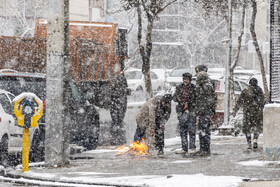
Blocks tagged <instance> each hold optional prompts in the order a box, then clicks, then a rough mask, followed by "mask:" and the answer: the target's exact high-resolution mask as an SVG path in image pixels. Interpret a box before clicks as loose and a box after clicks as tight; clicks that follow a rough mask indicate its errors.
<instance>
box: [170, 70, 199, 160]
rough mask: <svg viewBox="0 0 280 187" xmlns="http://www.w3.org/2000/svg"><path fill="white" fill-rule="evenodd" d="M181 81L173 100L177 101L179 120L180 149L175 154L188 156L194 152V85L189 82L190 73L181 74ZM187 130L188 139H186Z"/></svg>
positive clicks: (190, 78)
mask: <svg viewBox="0 0 280 187" xmlns="http://www.w3.org/2000/svg"><path fill="white" fill-rule="evenodd" d="M182 77H183V83H181V84H180V85H178V86H177V87H176V90H175V93H174V95H173V100H174V101H175V102H177V103H178V104H177V106H176V113H177V117H178V120H179V128H180V136H181V144H182V150H179V151H176V152H175V153H176V154H183V155H185V156H190V155H191V154H193V153H195V151H196V146H195V136H196V116H195V111H194V109H195V85H194V84H192V83H191V80H192V74H190V73H184V74H183V75H182ZM188 132H189V141H188Z"/></svg>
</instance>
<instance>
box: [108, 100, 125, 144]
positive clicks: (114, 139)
mask: <svg viewBox="0 0 280 187" xmlns="http://www.w3.org/2000/svg"><path fill="white" fill-rule="evenodd" d="M125 112H126V108H124V107H120V106H118V105H113V106H111V108H110V113H111V118H112V125H111V129H110V134H111V145H121V144H124V143H125V142H126V138H125V130H124V123H123V120H124V117H125Z"/></svg>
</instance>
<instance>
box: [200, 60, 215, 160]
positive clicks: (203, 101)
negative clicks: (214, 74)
mask: <svg viewBox="0 0 280 187" xmlns="http://www.w3.org/2000/svg"><path fill="white" fill-rule="evenodd" d="M195 71H196V75H197V79H196V102H195V112H196V116H197V120H198V134H199V146H200V149H199V151H198V152H196V154H195V155H197V156H208V155H210V154H211V151H210V143H211V131H210V122H211V121H210V120H211V118H212V116H213V115H214V114H215V109H216V95H215V89H214V87H213V84H212V83H211V80H210V78H209V77H208V74H207V67H206V66H204V65H200V66H197V67H196V68H195Z"/></svg>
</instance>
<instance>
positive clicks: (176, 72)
mask: <svg viewBox="0 0 280 187" xmlns="http://www.w3.org/2000/svg"><path fill="white" fill-rule="evenodd" d="M187 72H189V73H190V72H191V71H190V70H187V69H174V70H173V71H172V72H171V73H170V75H169V77H182V75H183V73H187Z"/></svg>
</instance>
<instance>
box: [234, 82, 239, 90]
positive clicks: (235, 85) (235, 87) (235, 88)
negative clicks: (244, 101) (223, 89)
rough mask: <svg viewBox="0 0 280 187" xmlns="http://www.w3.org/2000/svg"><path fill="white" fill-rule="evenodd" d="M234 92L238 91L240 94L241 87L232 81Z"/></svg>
mask: <svg viewBox="0 0 280 187" xmlns="http://www.w3.org/2000/svg"><path fill="white" fill-rule="evenodd" d="M234 91H240V92H241V87H240V85H239V84H238V82H237V81H234Z"/></svg>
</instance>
